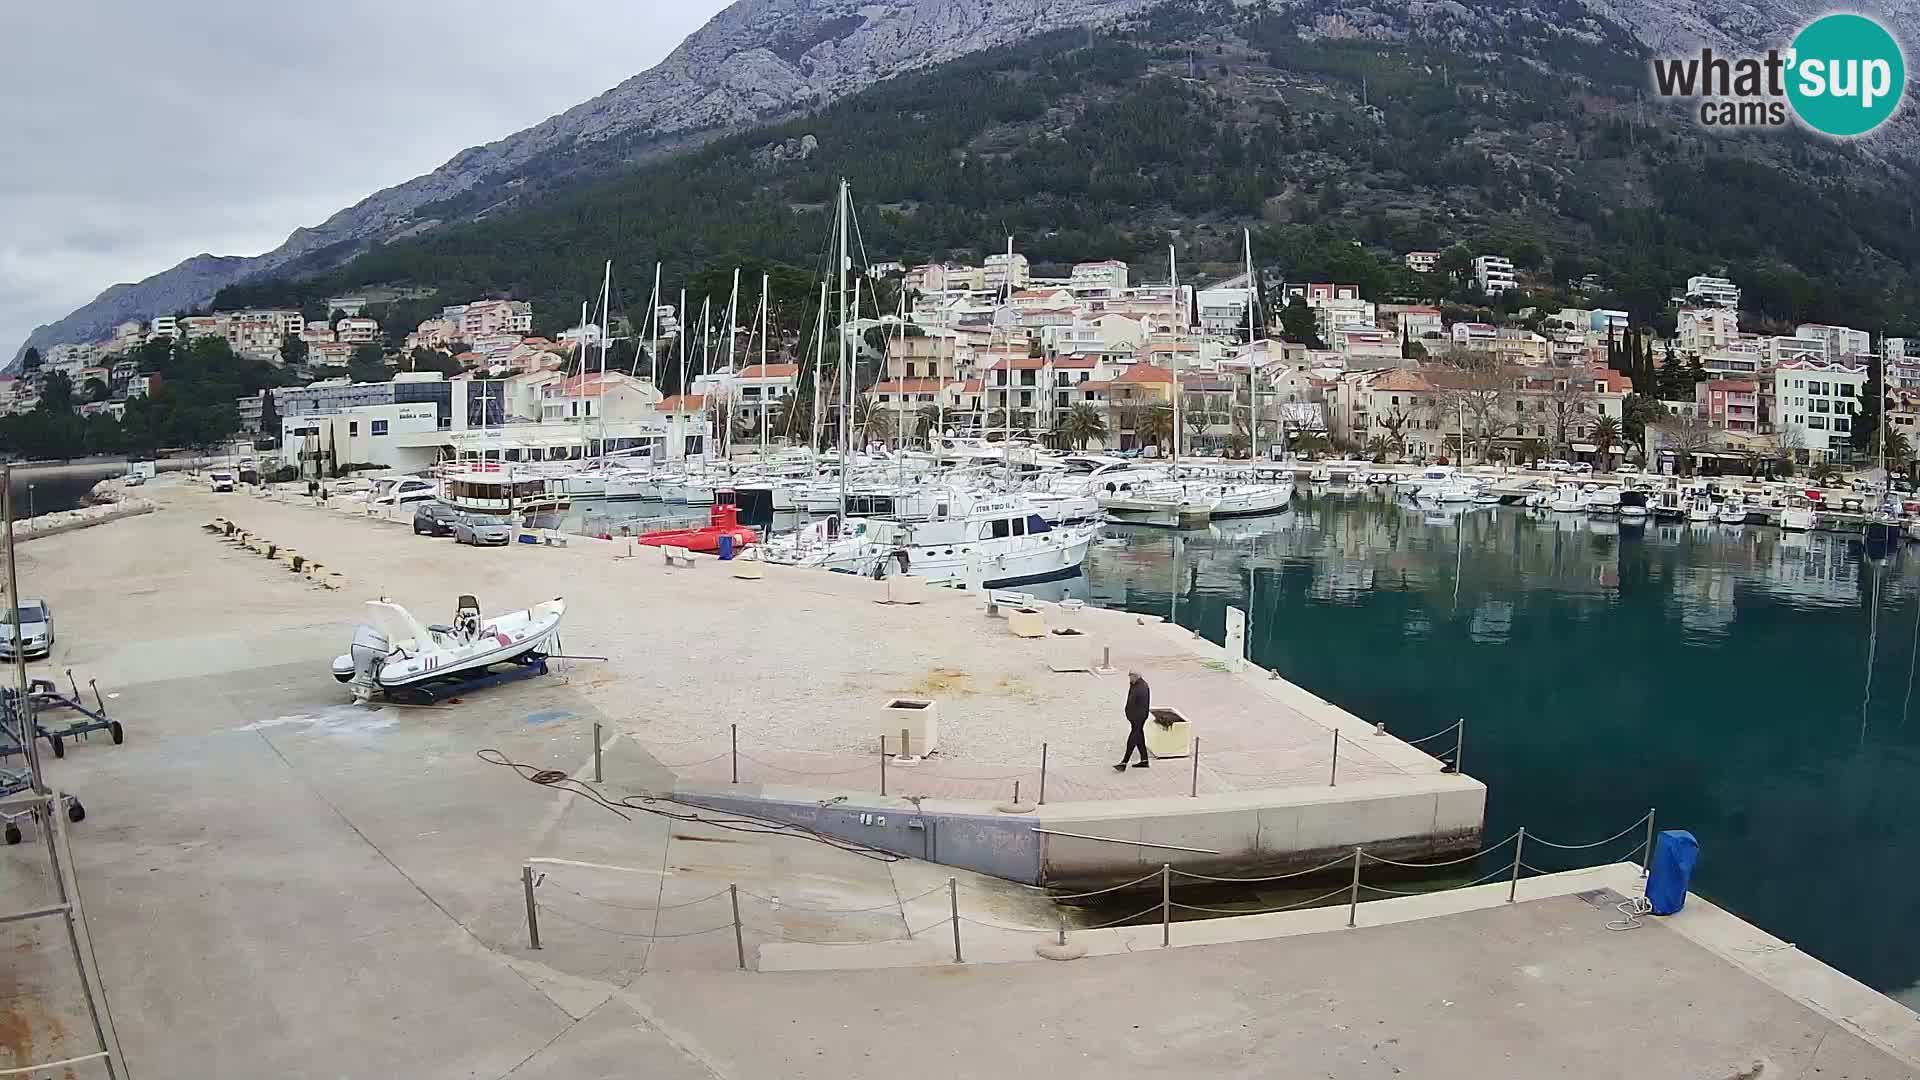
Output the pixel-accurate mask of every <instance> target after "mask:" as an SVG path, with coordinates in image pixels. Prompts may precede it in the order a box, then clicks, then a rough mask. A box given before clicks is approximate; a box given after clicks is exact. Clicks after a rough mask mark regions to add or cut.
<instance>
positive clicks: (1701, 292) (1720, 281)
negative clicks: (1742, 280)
mask: <svg viewBox="0 0 1920 1080" xmlns="http://www.w3.org/2000/svg"><path fill="white" fill-rule="evenodd" d="M1686 295H1687V297H1688V298H1689V299H1691V300H1697V301H1698V302H1699V303H1701V304H1703V305H1706V306H1709V307H1722V308H1738V307H1739V306H1740V286H1738V285H1735V284H1734V283H1733V282H1731V281H1729V280H1727V279H1726V278H1723V277H1713V276H1711V275H1708V274H1695V275H1694V276H1692V277H1690V278H1688V279H1687V293H1686Z"/></svg>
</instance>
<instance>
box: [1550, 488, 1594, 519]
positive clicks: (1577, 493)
mask: <svg viewBox="0 0 1920 1080" xmlns="http://www.w3.org/2000/svg"><path fill="white" fill-rule="evenodd" d="M1548 505H1549V506H1550V507H1551V508H1552V509H1553V512H1554V513H1556V514H1578V513H1581V512H1582V511H1584V510H1585V509H1586V508H1587V497H1586V495H1585V493H1583V492H1582V491H1581V490H1580V485H1579V484H1560V485H1558V486H1557V487H1555V488H1554V489H1553V502H1551V503H1549V504H1548Z"/></svg>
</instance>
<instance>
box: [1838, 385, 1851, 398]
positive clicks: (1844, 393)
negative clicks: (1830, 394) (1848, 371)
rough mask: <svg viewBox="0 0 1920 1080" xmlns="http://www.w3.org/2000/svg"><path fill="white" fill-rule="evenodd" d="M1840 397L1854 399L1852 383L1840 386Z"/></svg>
mask: <svg viewBox="0 0 1920 1080" xmlns="http://www.w3.org/2000/svg"><path fill="white" fill-rule="evenodd" d="M1840 396H1841V397H1852V396H1853V384H1852V383H1841V384H1840Z"/></svg>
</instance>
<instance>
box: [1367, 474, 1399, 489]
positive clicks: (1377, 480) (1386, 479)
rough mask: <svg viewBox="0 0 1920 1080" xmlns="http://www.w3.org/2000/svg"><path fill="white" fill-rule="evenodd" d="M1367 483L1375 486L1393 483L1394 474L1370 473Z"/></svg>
mask: <svg viewBox="0 0 1920 1080" xmlns="http://www.w3.org/2000/svg"><path fill="white" fill-rule="evenodd" d="M1367 483H1369V484H1372V485H1373V486H1374V487H1381V486H1383V485H1386V484H1391V483H1393V474H1392V473H1386V472H1373V473H1368V474H1367Z"/></svg>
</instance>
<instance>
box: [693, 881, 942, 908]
mask: <svg viewBox="0 0 1920 1080" xmlns="http://www.w3.org/2000/svg"><path fill="white" fill-rule="evenodd" d="M945 891H947V887H946V886H945V885H935V886H934V887H933V888H931V889H928V890H927V891H926V892H923V893H921V894H919V895H918V896H909V897H905V898H903V899H899V900H890V901H888V902H887V903H884V904H876V905H874V906H873V907H866V908H830V907H814V906H811V905H808V904H795V903H791V902H789V901H786V900H776V899H774V898H773V897H771V896H761V895H760V894H759V893H755V892H748V891H747V890H745V889H741V890H740V895H741V896H745V897H750V898H752V899H754V900H758V901H760V902H761V903H763V904H765V905H767V906H768V907H771V908H776V909H780V908H784V909H786V910H788V911H811V912H815V913H818V914H827V915H865V914H867V913H869V912H874V911H885V910H887V909H888V908H895V907H904V906H906V905H907V904H911V903H913V902H914V901H915V900H925V899H926V898H927V897H929V896H932V895H933V894H934V893H937V892H945ZM715 895H717V896H725V895H727V890H725V889H721V890H720V891H719V892H718V893H716V894H715ZM708 899H712V897H708Z"/></svg>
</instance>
